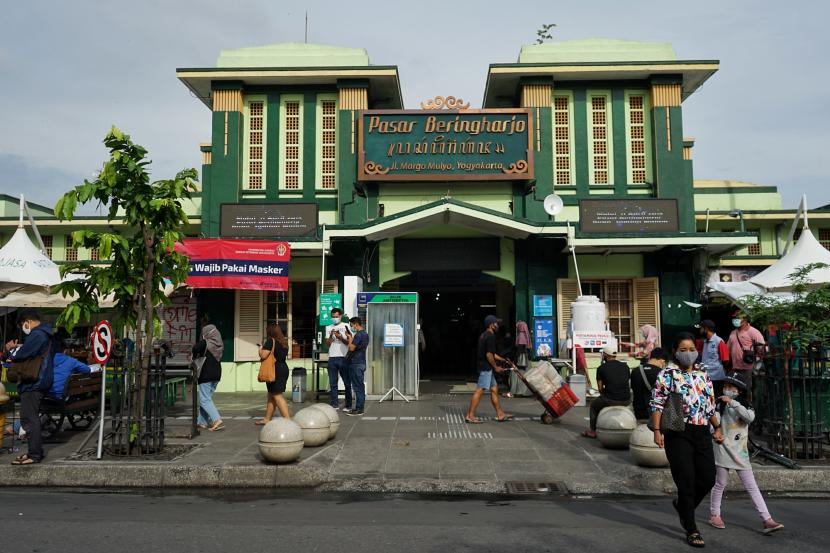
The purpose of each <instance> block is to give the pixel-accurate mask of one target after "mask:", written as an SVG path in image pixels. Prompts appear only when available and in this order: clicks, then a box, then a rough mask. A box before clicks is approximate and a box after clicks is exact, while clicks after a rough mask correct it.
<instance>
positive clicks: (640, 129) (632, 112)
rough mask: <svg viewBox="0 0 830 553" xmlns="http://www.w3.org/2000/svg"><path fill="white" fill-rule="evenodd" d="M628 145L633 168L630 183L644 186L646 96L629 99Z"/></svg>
mask: <svg viewBox="0 0 830 553" xmlns="http://www.w3.org/2000/svg"><path fill="white" fill-rule="evenodd" d="M628 145H629V152H628V163H629V167H630V168H631V173H630V176H629V178H630V182H631V183H632V184H644V183H645V182H646V129H645V97H644V96H629V98H628Z"/></svg>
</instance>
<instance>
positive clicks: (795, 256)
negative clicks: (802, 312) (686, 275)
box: [708, 228, 830, 304]
mask: <svg viewBox="0 0 830 553" xmlns="http://www.w3.org/2000/svg"><path fill="white" fill-rule="evenodd" d="M811 263H826V264H827V265H830V251H828V250H827V249H826V248H825V247H824V246H822V245H821V244H820V243H819V241H818V240H816V237H815V236H813V233H812V232H810V230H809V228H805V229H804V231H803V232H802V233H801V237H800V238H799V239H798V242H797V243H796V245H795V246H794V247H793V249H792V250H790V251H789V252H787V254H786V255H784V257H782V258H781V259H779V260H778V261H776V262H775V263H773V264H772V265H770V266H769V267H767V268H766V269H764V270H763V271H761V272H760V273H758V274H757V275H755V276H754V277H752V278H751V279H749V280H748V281H745V282H715V283H711V284H709V285H708V288H709V290H711V291H712V292H715V293H717V294H721V295H723V296H726V297H728V298H729V299H731V300H732V301H734V302H736V303H738V304H741V298H745V297H748V296H754V295H758V294H770V295H774V296H776V297H778V298H779V299H781V300H783V301H786V300H787V299H788V298H790V297H791V296H792V289H793V282H792V279H791V278H790V275H791V274H792V273H794V272H795V271H796V269H798V268H799V267H803V266H805V265H809V264H811ZM807 282H808V283H809V284H811V285H813V286H818V285H821V284H828V283H830V267H825V268H820V269H815V270H813V271H811V272H810V274H809V275H808V276H807Z"/></svg>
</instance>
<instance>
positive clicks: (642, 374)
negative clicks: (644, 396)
mask: <svg viewBox="0 0 830 553" xmlns="http://www.w3.org/2000/svg"><path fill="white" fill-rule="evenodd" d="M640 376H641V377H642V378H643V384H645V385H646V390H648V391H649V392H650V391H651V384H649V383H648V378H646V371H644V370H643V366H642V365H640Z"/></svg>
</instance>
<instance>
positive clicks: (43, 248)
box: [20, 194, 46, 255]
mask: <svg viewBox="0 0 830 553" xmlns="http://www.w3.org/2000/svg"><path fill="white" fill-rule="evenodd" d="M24 209H25V210H26V215H27V216H28V217H29V224H31V225H32V231H33V233H34V235H35V238H36V239H37V243H38V244H39V245H40V251H41V253H42V254H43V255H46V246H45V245H44V244H43V239H42V238H41V237H40V231H38V230H37V224H36V223H35V218H34V217H32V212H31V211H29V206H28V205H27V204H26V200H25V199H24V198H23V194H21V195H20V228H23V210H24Z"/></svg>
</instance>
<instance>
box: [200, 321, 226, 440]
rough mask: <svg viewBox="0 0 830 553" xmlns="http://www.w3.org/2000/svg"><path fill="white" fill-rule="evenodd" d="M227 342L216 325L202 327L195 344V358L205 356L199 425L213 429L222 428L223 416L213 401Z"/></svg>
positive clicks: (201, 381)
mask: <svg viewBox="0 0 830 553" xmlns="http://www.w3.org/2000/svg"><path fill="white" fill-rule="evenodd" d="M224 350H225V344H224V343H223V342H222V335H221V334H219V329H217V328H216V325H205V326H204V327H202V339H201V340H199V341H198V342H196V345H195V346H193V358H194V359H197V358H199V357H204V358H205V361H204V363H203V364H202V370H201V372H200V373H199V379H198V382H199V421H198V424H199V427H200V428H208V429H209V430H211V431H216V430H222V429H223V428H224V427H225V426H224V425H223V424H222V417H221V416H220V415H219V410H218V409H217V408H216V405H215V404H214V403H213V393H214V392H215V391H216V387H217V386H218V385H219V381H220V380H221V379H222V365H221V361H222V352H223V351H224Z"/></svg>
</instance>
